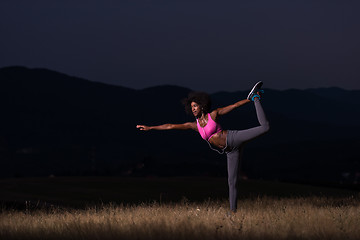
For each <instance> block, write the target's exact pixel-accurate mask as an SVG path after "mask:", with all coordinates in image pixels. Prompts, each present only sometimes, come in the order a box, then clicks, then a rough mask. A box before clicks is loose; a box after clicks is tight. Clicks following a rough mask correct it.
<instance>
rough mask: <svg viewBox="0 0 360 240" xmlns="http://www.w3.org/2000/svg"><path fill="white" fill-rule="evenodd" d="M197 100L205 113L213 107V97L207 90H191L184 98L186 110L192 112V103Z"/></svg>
mask: <svg viewBox="0 0 360 240" xmlns="http://www.w3.org/2000/svg"><path fill="white" fill-rule="evenodd" d="M192 102H196V103H197V104H199V105H200V107H201V108H202V110H203V111H204V113H209V112H210V108H211V99H210V96H209V94H207V93H205V92H190V93H189V95H188V97H187V98H185V99H183V100H182V103H183V104H184V106H185V111H186V113H188V114H192V110H191V103H192Z"/></svg>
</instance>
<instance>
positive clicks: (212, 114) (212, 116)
mask: <svg viewBox="0 0 360 240" xmlns="http://www.w3.org/2000/svg"><path fill="white" fill-rule="evenodd" d="M209 115H210V117H211V119H212V120H214V121H215V122H216V121H217V118H218V112H217V110H213V111H211V112H210V113H209Z"/></svg>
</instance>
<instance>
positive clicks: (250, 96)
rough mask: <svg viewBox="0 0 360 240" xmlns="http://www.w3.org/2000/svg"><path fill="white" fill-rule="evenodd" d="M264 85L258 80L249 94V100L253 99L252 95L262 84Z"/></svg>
mask: <svg viewBox="0 0 360 240" xmlns="http://www.w3.org/2000/svg"><path fill="white" fill-rule="evenodd" d="M262 85H263V82H262V81H259V82H257V83H256V84H255V85H254V87H253V88H252V89H251V91H250V92H249V95H248V96H247V99H248V100H251V99H252V97H253V96H254V95H255V94H256V93H257V92H258V91H259V90H260V88H261V86H262Z"/></svg>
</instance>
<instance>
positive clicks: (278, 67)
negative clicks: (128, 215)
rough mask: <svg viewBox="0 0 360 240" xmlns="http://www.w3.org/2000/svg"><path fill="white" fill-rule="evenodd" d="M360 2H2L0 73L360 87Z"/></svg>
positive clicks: (199, 85)
mask: <svg viewBox="0 0 360 240" xmlns="http://www.w3.org/2000/svg"><path fill="white" fill-rule="evenodd" d="M359 10H360V1H357V0H336V1H335V0H291V1H289V0H274V1H271V0H249V1H240V0H236V1H215V0H207V1H205V0H87V1H85V0H76V1H70V0H56V1H55V0H1V2H0V33H1V35H0V67H6V66H13V65H17V66H18V65H20V66H26V67H30V68H48V69H51V70H55V71H59V72H62V73H65V74H68V75H71V76H77V77H81V78H85V79H89V80H92V81H99V82H104V83H110V84H116V85H121V86H125V87H130V88H135V89H143V88H146V87H150V86H156V85H163V84H171V85H178V86H184V87H189V88H192V89H194V90H203V91H208V92H215V91H220V90H225V91H235V90H245V89H249V88H250V87H251V85H252V84H253V83H254V82H255V81H258V80H263V81H264V82H265V84H266V85H264V87H267V88H273V89H281V90H282V89H289V88H299V89H305V88H313V87H330V86H337V87H341V88H345V89H360V30H359V29H360V14H359Z"/></svg>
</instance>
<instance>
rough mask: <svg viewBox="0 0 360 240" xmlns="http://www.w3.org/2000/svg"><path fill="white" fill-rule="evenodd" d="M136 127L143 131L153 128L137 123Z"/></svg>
mask: <svg viewBox="0 0 360 240" xmlns="http://www.w3.org/2000/svg"><path fill="white" fill-rule="evenodd" d="M136 128H138V129H139V130H141V131H149V130H151V128H150V127H149V126H145V125H136Z"/></svg>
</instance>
